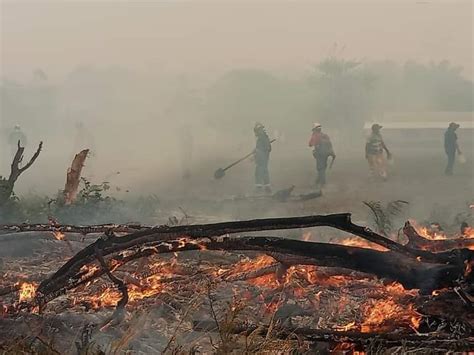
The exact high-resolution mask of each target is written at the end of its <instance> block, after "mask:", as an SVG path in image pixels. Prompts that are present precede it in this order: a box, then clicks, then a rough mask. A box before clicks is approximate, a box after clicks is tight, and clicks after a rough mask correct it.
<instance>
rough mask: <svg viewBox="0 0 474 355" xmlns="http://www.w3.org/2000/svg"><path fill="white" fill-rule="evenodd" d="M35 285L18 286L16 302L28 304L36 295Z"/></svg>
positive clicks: (24, 284) (27, 283)
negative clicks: (18, 292)
mask: <svg viewBox="0 0 474 355" xmlns="http://www.w3.org/2000/svg"><path fill="white" fill-rule="evenodd" d="M36 287H37V285H36V284H35V283H29V282H23V283H22V284H21V285H20V296H19V298H18V301H20V302H28V301H31V300H32V299H33V297H34V296H35V293H36Z"/></svg>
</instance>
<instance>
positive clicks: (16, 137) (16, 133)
mask: <svg viewBox="0 0 474 355" xmlns="http://www.w3.org/2000/svg"><path fill="white" fill-rule="evenodd" d="M18 143H19V144H20V146H22V147H26V144H27V141H26V136H25V134H24V133H23V132H22V130H21V127H20V125H19V124H17V125H15V127H14V128H13V131H11V132H10V135H9V136H8V144H9V145H10V149H11V155H12V157H13V156H15V154H16V151H17V149H18Z"/></svg>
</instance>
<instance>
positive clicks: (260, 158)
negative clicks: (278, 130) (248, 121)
mask: <svg viewBox="0 0 474 355" xmlns="http://www.w3.org/2000/svg"><path fill="white" fill-rule="evenodd" d="M254 132H255V136H256V137H257V143H256V145H255V187H256V188H257V190H260V189H262V188H265V191H266V192H270V191H271V189H270V173H269V172H268V161H269V160H270V152H271V151H272V144H271V143H270V138H268V135H267V132H265V127H264V126H263V125H261V124H257V125H255V128H254Z"/></svg>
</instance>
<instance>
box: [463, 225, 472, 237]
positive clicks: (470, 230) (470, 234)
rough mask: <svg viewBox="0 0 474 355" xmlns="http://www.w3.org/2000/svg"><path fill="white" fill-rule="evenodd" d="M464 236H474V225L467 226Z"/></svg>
mask: <svg viewBox="0 0 474 355" xmlns="http://www.w3.org/2000/svg"><path fill="white" fill-rule="evenodd" d="M462 236H463V237H464V238H474V227H466V228H464V230H463V231H462Z"/></svg>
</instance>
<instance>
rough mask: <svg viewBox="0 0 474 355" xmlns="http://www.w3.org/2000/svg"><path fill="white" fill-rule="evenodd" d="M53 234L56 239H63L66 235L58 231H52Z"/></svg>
mask: <svg viewBox="0 0 474 355" xmlns="http://www.w3.org/2000/svg"><path fill="white" fill-rule="evenodd" d="M53 235H54V238H56V239H57V240H64V238H65V237H66V235H65V234H64V233H62V232H60V231H54V232H53Z"/></svg>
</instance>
